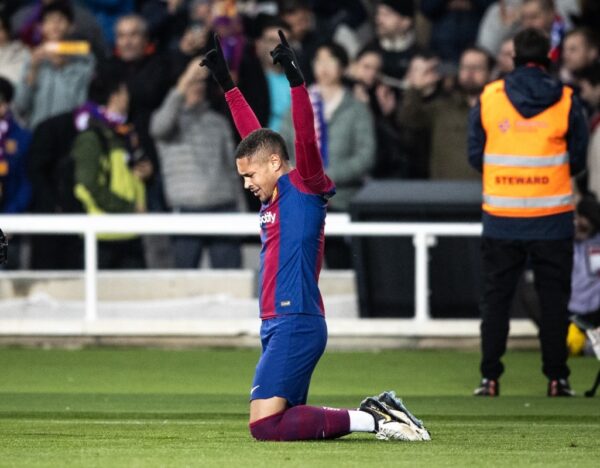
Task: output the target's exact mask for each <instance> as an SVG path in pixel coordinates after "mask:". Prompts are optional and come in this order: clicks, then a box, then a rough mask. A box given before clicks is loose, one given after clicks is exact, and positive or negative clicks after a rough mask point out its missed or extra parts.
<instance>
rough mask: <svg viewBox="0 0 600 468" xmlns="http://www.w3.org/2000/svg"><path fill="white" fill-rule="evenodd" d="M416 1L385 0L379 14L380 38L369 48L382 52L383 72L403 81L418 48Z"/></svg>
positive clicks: (378, 7) (378, 36)
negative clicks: (415, 19)
mask: <svg viewBox="0 0 600 468" xmlns="http://www.w3.org/2000/svg"><path fill="white" fill-rule="evenodd" d="M414 16H415V5H414V1H413V0H384V1H380V2H379V3H378V5H377V10H376V12H375V32H376V36H377V37H376V38H375V39H374V40H373V41H372V42H371V43H370V44H369V45H368V46H369V47H373V48H375V49H377V50H379V51H380V52H381V55H382V57H383V68H382V73H383V74H384V75H386V76H388V77H391V78H396V79H398V80H401V79H403V78H404V75H405V74H406V71H407V70H408V66H409V64H410V60H411V59H412V58H413V56H414V55H415V53H416V52H417V50H418V48H417V45H416V35H415V21H414Z"/></svg>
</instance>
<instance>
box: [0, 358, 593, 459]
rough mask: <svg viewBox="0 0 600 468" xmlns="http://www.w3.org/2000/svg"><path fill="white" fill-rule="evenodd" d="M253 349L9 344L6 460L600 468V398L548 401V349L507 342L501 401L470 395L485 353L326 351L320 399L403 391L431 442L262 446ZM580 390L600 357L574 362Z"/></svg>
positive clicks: (343, 401) (0, 444) (3, 425)
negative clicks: (250, 419) (251, 400)
mask: <svg viewBox="0 0 600 468" xmlns="http://www.w3.org/2000/svg"><path fill="white" fill-rule="evenodd" d="M257 357H258V351H255V350H182V351H177V350H168V351H167V350H154V349H151V350H148V349H115V348H100V349H83V350H73V351H69V350H40V349H16V348H7V349H0V371H1V375H0V466H1V467H7V466H8V467H10V466H24V467H37V466H40V467H41V466H53V467H69V466H82V467H84V466H85V467H120V466H124V467H155V466H156V467H159V466H175V467H183V466H202V467H205V466H209V467H210V466H215V467H216V466H219V467H229V466H231V467H246V466H248V467H271V468H272V467H280V466H282V467H292V466H297V467H311V466H322V467H327V468H333V467H337V466H355V467H369V466H373V467H387V466H408V467H421V466H422V467H436V466H451V467H467V466H475V467H495V466H507V467H511V468H514V467H520V466H528V467H529V466H539V467H549V466H564V467H588V466H589V467H597V466H600V465H599V461H598V460H600V397H596V398H595V399H587V398H583V397H581V396H578V397H577V398H574V399H549V398H546V397H545V396H544V395H545V390H546V381H545V379H544V378H543V376H542V375H541V373H540V371H539V368H540V359H539V358H540V356H539V353H537V352H510V353H509V354H508V356H507V358H506V360H505V363H506V365H507V372H506V374H505V376H504V378H503V379H502V393H503V395H502V397H500V398H498V399H477V398H475V397H472V396H470V393H471V391H472V390H473V387H474V386H475V384H476V383H477V382H478V372H477V365H478V357H479V356H478V353H476V352H460V351H408V350H398V351H385V352H378V353H375V352H373V353H371V352H360V353H359V352H327V353H326V355H325V356H324V357H323V359H322V360H321V362H320V364H319V366H318V368H317V371H316V373H315V375H314V378H313V384H312V387H311V396H310V401H309V403H311V404H316V405H327V406H340V407H356V406H357V405H358V403H359V402H360V400H361V399H362V398H363V397H365V396H368V395H372V394H376V393H378V392H380V391H382V390H385V389H395V390H396V391H397V392H398V394H399V395H401V396H402V397H403V398H404V401H405V403H406V404H407V406H408V407H409V408H410V409H411V410H412V411H413V412H414V413H415V414H416V415H417V416H419V417H421V418H422V419H423V420H424V421H425V424H426V425H427V427H428V428H429V429H430V431H431V433H432V437H433V440H432V441H431V442H429V443H403V442H382V441H377V440H375V439H374V437H373V436H372V435H370V434H353V435H350V436H348V437H346V438H343V439H340V440H337V441H327V442H301V443H265V442H255V441H254V440H252V439H251V438H250V435H249V432H248V429H247V422H246V421H247V394H248V391H249V387H250V384H251V378H252V373H253V370H254V365H255V363H256V359H257ZM570 365H571V368H572V372H573V373H572V377H571V383H572V384H573V386H574V387H575V389H576V390H578V391H579V393H580V394H581V393H582V391H583V390H585V389H586V388H588V387H589V385H590V384H591V383H592V380H593V377H594V375H595V373H596V370H597V369H598V361H596V360H594V359H590V358H579V359H573V360H571V361H570Z"/></svg>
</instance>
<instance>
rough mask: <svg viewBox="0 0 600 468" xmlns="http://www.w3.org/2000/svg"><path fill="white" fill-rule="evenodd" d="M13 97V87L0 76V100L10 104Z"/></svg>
mask: <svg viewBox="0 0 600 468" xmlns="http://www.w3.org/2000/svg"><path fill="white" fill-rule="evenodd" d="M14 95H15V87H14V86H13V85H12V83H11V82H10V81H8V80H7V79H6V78H3V77H1V76H0V100H2V101H4V102H6V103H7V104H10V103H11V102H12V99H13V96H14Z"/></svg>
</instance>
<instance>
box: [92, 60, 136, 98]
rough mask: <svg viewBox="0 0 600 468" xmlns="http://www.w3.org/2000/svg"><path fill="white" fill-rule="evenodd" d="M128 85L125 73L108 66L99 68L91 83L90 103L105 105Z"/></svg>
mask: <svg viewBox="0 0 600 468" xmlns="http://www.w3.org/2000/svg"><path fill="white" fill-rule="evenodd" d="M126 84H127V81H126V78H125V75H124V74H123V73H120V72H118V71H117V70H116V69H112V68H108V67H106V66H105V67H99V68H98V69H97V70H96V73H95V74H94V76H93V78H92V81H91V82H90V86H89V88H88V97H89V99H90V101H92V102H94V103H96V104H100V105H105V104H107V103H108V101H109V99H110V97H111V96H112V95H113V94H115V93H117V92H119V90H120V89H121V86H123V85H126Z"/></svg>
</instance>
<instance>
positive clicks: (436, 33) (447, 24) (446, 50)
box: [419, 0, 494, 63]
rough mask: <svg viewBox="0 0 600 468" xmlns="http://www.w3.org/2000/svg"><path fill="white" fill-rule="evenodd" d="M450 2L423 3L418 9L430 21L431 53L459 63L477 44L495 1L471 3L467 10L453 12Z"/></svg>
mask: <svg viewBox="0 0 600 468" xmlns="http://www.w3.org/2000/svg"><path fill="white" fill-rule="evenodd" d="M448 3H450V2H448V0H421V1H420V3H419V6H420V8H421V11H422V12H423V14H424V15H425V16H426V17H427V19H429V20H430V21H431V26H432V28H431V43H430V46H431V49H432V50H433V51H434V52H436V53H437V54H439V56H440V57H441V58H442V60H444V61H450V62H454V63H458V61H459V59H460V54H461V53H462V51H463V50H465V49H466V48H467V47H468V46H470V45H472V44H473V43H475V39H477V31H478V30H479V22H480V21H481V17H482V16H483V14H484V13H485V11H486V9H487V8H488V7H489V6H490V5H491V4H492V3H494V0H471V5H472V6H471V8H470V9H468V10H451V9H449V8H448Z"/></svg>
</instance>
